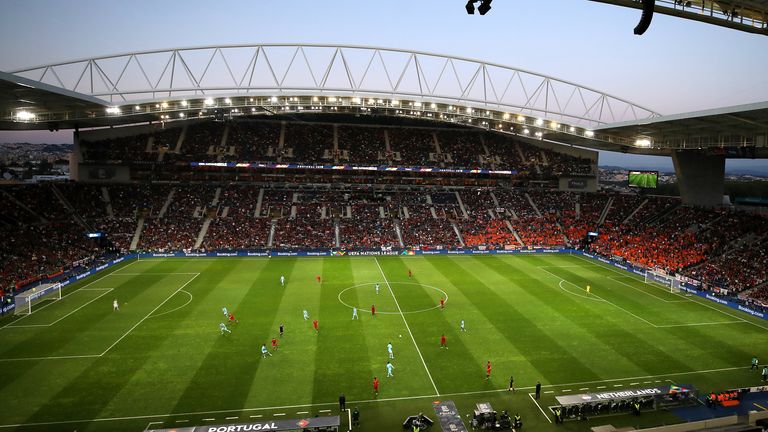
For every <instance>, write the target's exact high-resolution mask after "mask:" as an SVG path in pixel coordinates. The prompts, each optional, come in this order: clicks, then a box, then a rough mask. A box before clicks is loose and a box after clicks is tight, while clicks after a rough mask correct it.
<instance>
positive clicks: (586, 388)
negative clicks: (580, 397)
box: [579, 387, 589, 390]
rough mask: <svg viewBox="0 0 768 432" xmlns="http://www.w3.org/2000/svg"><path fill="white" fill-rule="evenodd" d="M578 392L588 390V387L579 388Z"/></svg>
mask: <svg viewBox="0 0 768 432" xmlns="http://www.w3.org/2000/svg"><path fill="white" fill-rule="evenodd" d="M579 390H589V387H583V388H580V389H579Z"/></svg>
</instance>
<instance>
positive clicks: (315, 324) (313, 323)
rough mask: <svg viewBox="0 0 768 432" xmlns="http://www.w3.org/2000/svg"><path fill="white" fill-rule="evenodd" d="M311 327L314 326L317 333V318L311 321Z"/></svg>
mask: <svg viewBox="0 0 768 432" xmlns="http://www.w3.org/2000/svg"><path fill="white" fill-rule="evenodd" d="M312 327H314V328H315V333H318V330H317V320H314V321H312Z"/></svg>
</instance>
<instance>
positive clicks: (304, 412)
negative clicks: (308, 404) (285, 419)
mask: <svg viewBox="0 0 768 432" xmlns="http://www.w3.org/2000/svg"><path fill="white" fill-rule="evenodd" d="M296 414H309V411H296Z"/></svg>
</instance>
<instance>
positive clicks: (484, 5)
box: [464, 0, 493, 15]
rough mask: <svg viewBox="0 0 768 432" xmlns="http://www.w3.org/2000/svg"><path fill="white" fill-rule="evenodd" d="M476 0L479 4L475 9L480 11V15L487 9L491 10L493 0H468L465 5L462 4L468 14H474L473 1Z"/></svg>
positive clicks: (486, 11)
mask: <svg viewBox="0 0 768 432" xmlns="http://www.w3.org/2000/svg"><path fill="white" fill-rule="evenodd" d="M478 1H479V2H480V6H478V8H477V11H478V12H480V15H485V14H487V13H488V11H489V10H491V2H492V1H493V0H469V1H468V2H467V5H466V6H464V7H465V8H466V9H467V13H468V14H470V15H474V14H475V3H477V2H478Z"/></svg>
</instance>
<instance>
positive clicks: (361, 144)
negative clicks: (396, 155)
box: [337, 126, 386, 165]
mask: <svg viewBox="0 0 768 432" xmlns="http://www.w3.org/2000/svg"><path fill="white" fill-rule="evenodd" d="M337 133H338V139H339V151H340V152H342V153H345V154H346V159H345V158H340V160H339V162H348V163H352V164H356V165H378V164H380V163H382V162H383V161H384V160H385V159H386V157H385V153H386V145H385V144H384V129H382V128H370V127H350V126H339V128H338V131H337Z"/></svg>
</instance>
